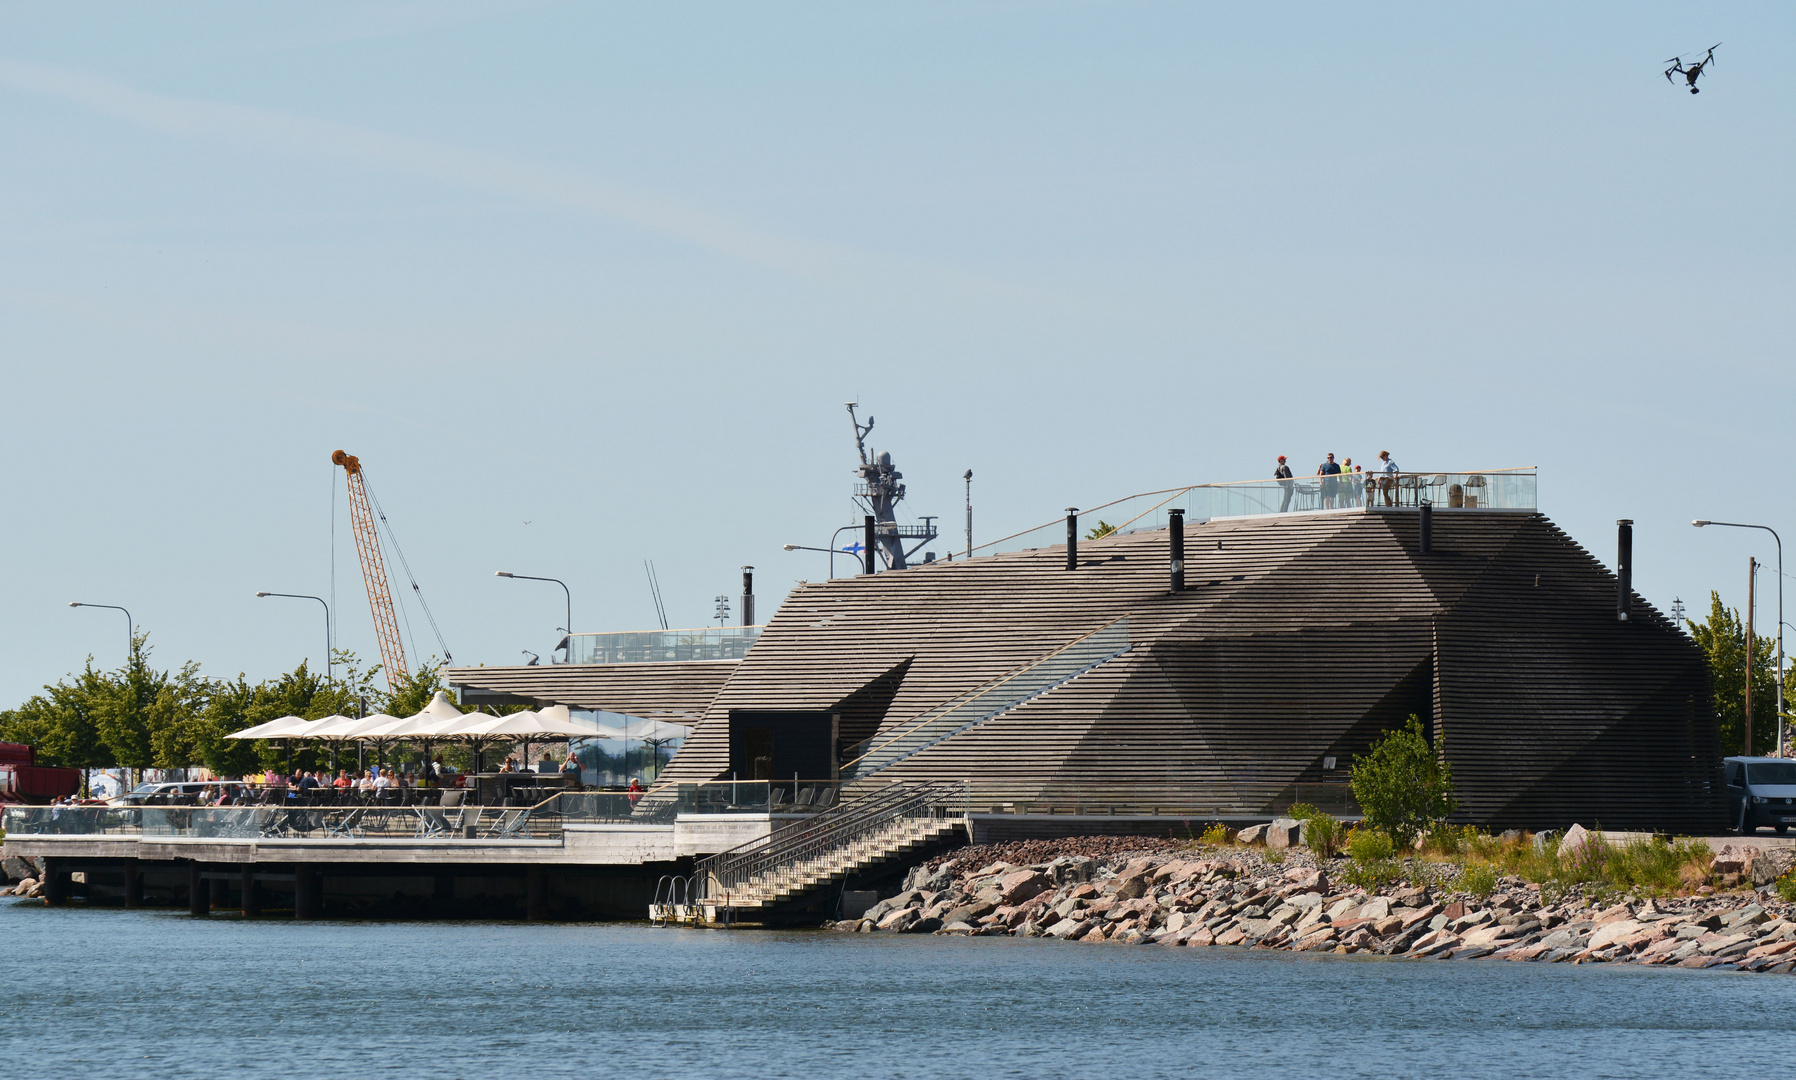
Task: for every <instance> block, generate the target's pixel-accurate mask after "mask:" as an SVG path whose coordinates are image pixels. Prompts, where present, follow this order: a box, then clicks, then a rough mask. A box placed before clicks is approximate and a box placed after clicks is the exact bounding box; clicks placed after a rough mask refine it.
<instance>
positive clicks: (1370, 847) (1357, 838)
mask: <svg viewBox="0 0 1796 1080" xmlns="http://www.w3.org/2000/svg"><path fill="white" fill-rule="evenodd" d="M1347 854H1348V855H1349V856H1351V857H1352V858H1353V861H1354V862H1356V863H1377V862H1389V861H1390V860H1391V858H1392V857H1393V856H1394V855H1396V854H1397V846H1396V845H1395V844H1393V843H1391V838H1390V837H1389V836H1387V835H1385V834H1384V833H1381V832H1379V831H1378V830H1377V829H1367V828H1358V829H1355V830H1353V831H1352V832H1351V833H1349V834H1347Z"/></svg>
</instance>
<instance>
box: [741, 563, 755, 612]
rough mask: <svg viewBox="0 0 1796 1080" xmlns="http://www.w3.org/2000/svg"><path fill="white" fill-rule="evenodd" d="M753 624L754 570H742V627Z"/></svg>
mask: <svg viewBox="0 0 1796 1080" xmlns="http://www.w3.org/2000/svg"><path fill="white" fill-rule="evenodd" d="M754 624H755V568H754V567H752V566H744V567H743V568H742V625H743V626H753V625H754Z"/></svg>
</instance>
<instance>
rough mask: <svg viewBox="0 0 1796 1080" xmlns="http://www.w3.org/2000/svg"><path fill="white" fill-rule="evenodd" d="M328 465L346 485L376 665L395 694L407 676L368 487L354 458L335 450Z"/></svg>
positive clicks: (403, 648)
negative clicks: (337, 468) (377, 652)
mask: <svg viewBox="0 0 1796 1080" xmlns="http://www.w3.org/2000/svg"><path fill="white" fill-rule="evenodd" d="M331 461H332V462H334V463H335V464H338V465H341V466H343V474H344V476H346V477H347V478H348V483H349V523H350V528H351V529H352V531H354V533H355V550H356V554H357V555H359V556H360V557H361V560H362V581H363V583H365V584H366V585H367V586H368V608H369V610H371V611H372V612H373V613H374V636H375V638H376V639H378V640H379V641H380V663H381V666H382V667H384V668H386V670H387V689H389V690H394V691H397V690H398V689H399V682H400V680H402V679H404V678H406V677H407V676H409V675H410V674H411V669H410V668H408V667H406V664H405V645H404V644H403V643H402V642H401V641H400V640H399V616H398V615H397V614H396V613H395V612H394V610H393V593H392V591H391V590H389V589H388V588H387V564H386V562H385V560H383V559H382V558H381V555H380V534H379V533H377V532H375V530H374V511H373V510H372V509H371V508H370V507H369V505H368V487H367V485H366V483H364V482H363V480H362V463H361V460H360V459H359V458H357V457H356V456H355V455H354V454H345V453H344V452H343V451H341V450H338V451H337V452H335V453H333V454H332V455H331Z"/></svg>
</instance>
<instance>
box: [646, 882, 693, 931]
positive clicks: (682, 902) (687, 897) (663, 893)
mask: <svg viewBox="0 0 1796 1080" xmlns="http://www.w3.org/2000/svg"><path fill="white" fill-rule="evenodd" d="M697 922H698V905H696V904H694V903H693V902H692V879H691V878H684V877H675V876H674V875H672V874H663V875H662V876H661V880H660V881H657V882H656V883H655V899H654V900H653V901H652V902H651V903H650V904H649V923H650V925H653V926H692V925H694V924H696V923H697Z"/></svg>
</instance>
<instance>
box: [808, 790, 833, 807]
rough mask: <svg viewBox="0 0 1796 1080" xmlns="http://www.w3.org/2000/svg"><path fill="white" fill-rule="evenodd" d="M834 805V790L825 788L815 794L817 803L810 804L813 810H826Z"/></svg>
mask: <svg viewBox="0 0 1796 1080" xmlns="http://www.w3.org/2000/svg"><path fill="white" fill-rule="evenodd" d="M835 804H836V789H835V788H833V787H825V788H822V789H820V790H819V791H818V792H817V801H816V802H814V803H812V804H811V808H812V809H813V810H828V809H829V808H830V807H832V806H834V805H835Z"/></svg>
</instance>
